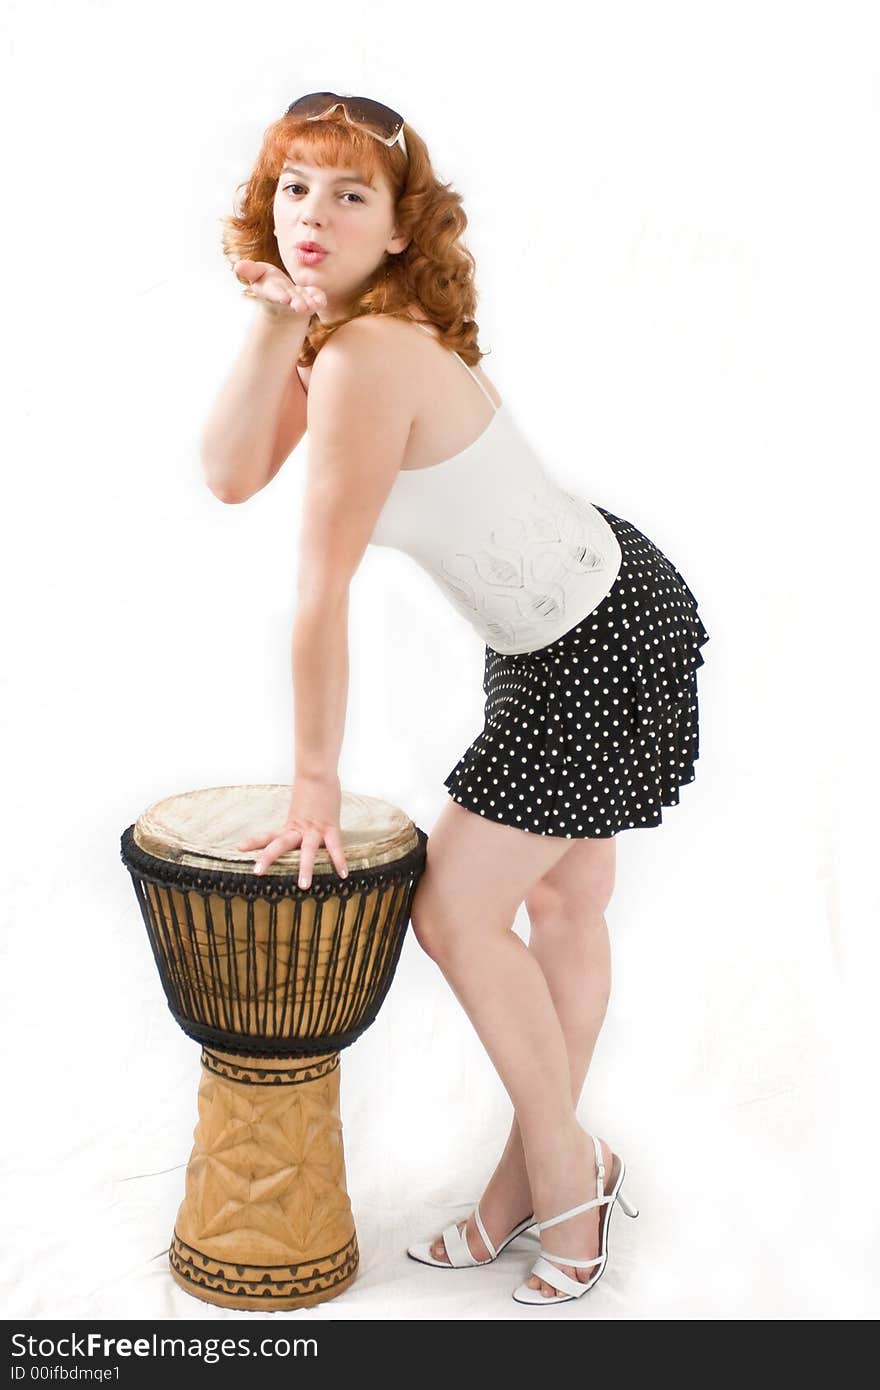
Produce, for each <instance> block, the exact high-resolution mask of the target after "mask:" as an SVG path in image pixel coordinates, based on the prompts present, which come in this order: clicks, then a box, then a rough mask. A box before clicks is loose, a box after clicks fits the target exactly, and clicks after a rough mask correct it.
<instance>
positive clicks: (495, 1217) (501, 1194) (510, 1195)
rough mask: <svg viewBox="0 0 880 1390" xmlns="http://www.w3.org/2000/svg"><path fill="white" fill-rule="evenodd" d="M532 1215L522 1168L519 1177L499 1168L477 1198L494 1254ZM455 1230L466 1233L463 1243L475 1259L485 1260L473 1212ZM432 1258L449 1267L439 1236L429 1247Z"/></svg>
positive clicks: (529, 1193) (481, 1238)
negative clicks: (493, 1247) (521, 1223)
mask: <svg viewBox="0 0 880 1390" xmlns="http://www.w3.org/2000/svg"><path fill="white" fill-rule="evenodd" d="M531 1212H532V1194H531V1192H530V1191H529V1181H528V1177H527V1176H526V1173H525V1167H523V1170H522V1173H521V1175H516V1174H514V1173H510V1172H506V1171H505V1170H504V1169H503V1168H502V1167H501V1166H500V1165H499V1167H498V1168H496V1170H495V1172H494V1173H493V1174H492V1177H491V1179H490V1180H489V1184H488V1186H487V1188H486V1190H485V1192H484V1193H483V1195H482V1197H481V1198H480V1217H481V1219H482V1222H483V1225H484V1226H485V1228H486V1231H487V1232H488V1235H489V1239H490V1240H491V1241H492V1244H493V1245H494V1246H495V1249H496V1250H497V1249H498V1246H499V1245H500V1244H501V1242H502V1241H503V1240H505V1239H506V1238H507V1236H509V1235H510V1232H511V1231H512V1230H513V1229H514V1227H515V1226H518V1225H519V1224H520V1222H522V1221H525V1219H526V1217H527V1216H529V1215H530V1213H531ZM458 1229H459V1230H460V1231H461V1230H465V1229H466V1232H467V1234H466V1236H465V1239H466V1240H467V1244H468V1249H469V1250H470V1252H471V1254H472V1255H473V1257H474V1259H475V1260H488V1259H489V1255H490V1252H489V1250H487V1248H486V1243H485V1241H484V1240H483V1237H482V1236H481V1235H480V1232H479V1230H478V1229H477V1223H476V1220H475V1219H474V1213H473V1212H471V1214H470V1216H468V1217H467V1219H466V1220H465V1221H459V1223H458ZM431 1254H432V1255H433V1256H434V1259H435V1260H442V1261H443V1263H444V1264H449V1256H448V1255H447V1253H446V1246H445V1245H444V1244H443V1237H442V1236H438V1237H437V1239H436V1240H435V1241H434V1243H433V1244H432V1246H431Z"/></svg>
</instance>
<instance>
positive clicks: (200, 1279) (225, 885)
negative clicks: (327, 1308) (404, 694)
mask: <svg viewBox="0 0 880 1390" xmlns="http://www.w3.org/2000/svg"><path fill="white" fill-rule="evenodd" d="M289 797H290V788H289V787H285V786H283V785H281V786H279V785H272V786H246V787H215V788H206V789H203V790H202V791H198V792H189V793H184V794H182V795H180V796H173V797H168V798H165V799H164V800H163V801H160V802H157V803H155V805H154V806H151V807H150V808H149V810H148V811H146V812H145V813H144V814H143V815H142V816H141V817H140V818H139V820H138V821H137V822H136V824H135V825H133V826H129V827H128V828H127V830H126V831H125V832H124V833H123V836H122V841H121V857H122V860H123V863H124V864H125V866H126V868H127V869H128V871H129V873H130V875H131V879H132V883H133V885H134V888H135V892H136V894H137V898H138V902H139V904H140V907H141V913H142V916H143V919H144V923H145V925H146V928H147V934H148V937H149V940H150V945H151V948H152V951H153V956H154V959H155V961H156V965H157V968H158V971H159V976H160V979H161V982H162V985H163V988H164V990H165V995H166V998H167V1000H168V1006H169V1009H170V1010H171V1013H172V1015H173V1017H174V1019H175V1021H176V1022H177V1023H178V1024H179V1026H180V1027H181V1028H182V1029H183V1030H184V1032H186V1033H187V1034H188V1036H190V1037H192V1038H194V1039H196V1040H197V1041H199V1042H200V1043H201V1044H202V1051H201V1080H200V1085H199V1095H198V1107H199V1119H198V1123H197V1125H196V1128H195V1131H194V1136H193V1138H194V1147H193V1150H192V1153H191V1156H190V1160H189V1164H188V1166H187V1174H186V1194H185V1197H184V1200H183V1203H182V1205H181V1207H180V1210H179V1212H178V1216H177V1221H176V1223H175V1229H174V1235H173V1239H172V1243H171V1247H170V1250H169V1260H170V1265H171V1273H172V1275H173V1277H174V1279H175V1280H176V1282H177V1283H178V1284H180V1286H181V1287H183V1288H185V1289H186V1290H187V1292H189V1293H191V1294H194V1295H195V1296H197V1297H200V1298H203V1299H206V1300H207V1301H208V1302H212V1303H217V1304H220V1305H222V1306H226V1307H233V1308H242V1309H249V1308H251V1309H252V1308H261V1309H270V1310H271V1309H278V1310H281V1309H288V1308H299V1307H306V1306H309V1305H311V1304H314V1303H318V1302H321V1301H323V1300H324V1299H327V1298H332V1297H334V1296H336V1295H337V1294H339V1293H341V1292H342V1291H343V1290H344V1289H345V1288H347V1287H348V1285H349V1284H350V1283H351V1282H352V1280H353V1279H354V1277H355V1275H356V1272H357V1267H358V1246H357V1234H356V1230H355V1225H354V1220H353V1216H352V1211H351V1204H350V1201H349V1197H348V1192H347V1188H346V1174H345V1158H344V1150H343V1143H342V1121H341V1117H340V1109H339V1076H340V1058H339V1051H340V1049H342V1048H344V1047H347V1046H349V1045H350V1044H351V1043H352V1042H354V1041H355V1039H356V1038H358V1037H359V1036H360V1034H361V1033H362V1032H363V1031H364V1030H365V1029H366V1028H367V1027H369V1025H370V1024H371V1023H372V1022H373V1020H374V1019H375V1017H376V1014H377V1012H378V1009H379V1007H380V1006H381V1004H382V1001H383V999H384V998H385V995H386V993H387V991H388V988H389V986H390V984H391V981H392V979H393V976H394V971H395V968H396V965H397V961H398V958H399V955H400V950H401V947H402V944H403V939H404V936H405V933H406V928H407V926H408V923H409V919H410V907H411V903H412V898H413V895H414V892H415V888H416V885H417V883H418V880H419V878H420V876H421V874H422V872H423V871H424V867H425V863H426V846H427V836H426V835H425V834H424V832H423V831H421V830H419V829H418V828H417V827H416V826H414V825H413V823H412V822H411V821H410V820H409V819H408V818H407V817H406V816H405V815H404V814H403V813H402V812H401V811H399V810H398V808H396V807H394V806H391V805H389V803H387V802H383V801H379V800H378V799H376V798H369V797H363V796H356V795H353V794H344V795H343V799H342V815H341V817H340V831H341V834H342V840H343V847H344V850H345V856H346V863H347V864H348V866H349V870H350V872H349V875H348V877H347V878H345V879H341V878H340V877H339V876H338V874H337V873H336V870H335V867H334V866H333V865H332V861H330V859H329V855H328V853H327V851H326V847H323V848H322V850H321V851H320V852H319V854H318V855H317V856H316V858H315V866H314V873H313V879H312V884H311V885H310V887H309V888H305V889H301V888H300V887H299V886H298V883H297V877H298V867H299V864H298V860H299V852H298V851H291V852H289V853H288V854H286V855H282V856H281V858H279V859H278V860H276V861H275V862H274V863H273V864H272V865H271V866H270V868H269V870H268V871H267V872H266V873H265V874H262V875H256V874H254V873H253V870H252V865H253V859H254V857H255V856H254V853H253V852H250V853H248V852H244V851H239V850H238V849H237V848H236V846H237V844H238V843H239V842H241V841H242V840H245V839H248V838H250V837H251V836H253V835H254V834H256V833H257V832H258V831H260V830H263V829H267V830H268V829H275V828H277V827H278V826H279V825H281V824H283V822H284V818H285V814H286V807H287V805H289Z"/></svg>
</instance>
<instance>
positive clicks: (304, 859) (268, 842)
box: [237, 827, 348, 888]
mask: <svg viewBox="0 0 880 1390" xmlns="http://www.w3.org/2000/svg"><path fill="white" fill-rule="evenodd" d="M300 842H301V843H300ZM298 844H299V850H300V856H299V878H298V883H299V886H300V888H310V887H311V885H312V876H313V874H314V870H315V859H316V857H317V854H318V850H319V849H320V848H321V846H322V845H326V846H327V852H328V853H329V855H330V858H331V859H332V861H333V866H334V868H335V869H336V872H337V873H338V874H339V877H340V878H347V877H348V864H347V863H346V860H345V851H344V849H343V848H342V836H341V834H340V831H339V829H338V827H334V828H328V829H327V831H326V832H325V833H322V832H321V831H319V830H311V831H308V830H306V831H303V830H282V831H281V832H280V833H276V832H275V831H273V830H269V831H264V832H263V833H261V834H259V835H252V836H251V837H250V839H248V840H242V841H241V843H240V844H239V845H238V846H237V848H238V849H241V850H248V849H259V850H260V851H261V853H260V854H258V855H257V858H256V860H255V862H254V873H256V874H261V873H265V871H266V869H268V867H269V865H270V864H274V862H275V860H276V859H279V858H280V857H281V855H282V854H286V853H287V851H288V850H290V849H296V848H297V845H298Z"/></svg>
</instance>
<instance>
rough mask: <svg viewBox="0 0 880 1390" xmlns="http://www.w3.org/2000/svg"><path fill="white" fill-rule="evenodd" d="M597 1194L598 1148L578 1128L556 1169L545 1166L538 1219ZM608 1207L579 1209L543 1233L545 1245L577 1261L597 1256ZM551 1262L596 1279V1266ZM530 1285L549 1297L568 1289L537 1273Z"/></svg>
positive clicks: (575, 1275) (583, 1278)
mask: <svg viewBox="0 0 880 1390" xmlns="http://www.w3.org/2000/svg"><path fill="white" fill-rule="evenodd" d="M599 1143H600V1145H601V1148H602V1160H603V1162H604V1164H605V1173H604V1176H603V1187H602V1190H603V1192H607V1191H608V1185H609V1183H610V1180H611V1149H610V1148H609V1147H608V1145H607V1144H606V1143H605V1140H604V1139H600V1140H599ZM536 1185H537V1184H536ZM595 1196H596V1151H595V1149H594V1148H593V1140H592V1138H591V1137H590V1135H589V1134H587V1133H586V1132H585V1131H584V1130H582V1129H580V1127H578V1131H577V1133H576V1135H575V1136H574V1141H573V1142H572V1143H571V1144H570V1145H566V1153H565V1155H559V1156H557V1157H555V1158H554V1161H553V1170H552V1171H551V1170H550V1168H549V1167H548V1168H546V1169H545V1172H544V1175H543V1180H542V1182H541V1185H540V1188H539V1190H538V1192H537V1195H536V1197H535V1217H536V1220H538V1221H541V1220H544V1221H549V1220H550V1219H551V1218H552V1217H553V1216H555V1215H556V1214H557V1213H558V1212H561V1211H567V1210H568V1208H569V1207H574V1206H579V1205H580V1203H581V1202H587V1201H590V1200H591V1198H593V1197H595ZM481 1210H482V1208H481ZM605 1210H606V1208H605V1207H604V1206H601V1207H591V1208H590V1210H589V1211H582V1212H579V1213H578V1215H577V1216H570V1217H569V1218H568V1220H567V1221H560V1222H558V1223H557V1224H556V1225H555V1226H551V1227H550V1228H549V1230H547V1231H546V1233H545V1232H544V1231H542V1232H541V1244H542V1245H543V1246H545V1247H546V1248H547V1249H548V1250H558V1251H560V1252H564V1253H565V1254H566V1255H571V1256H572V1258H573V1259H576V1260H591V1259H594V1258H595V1257H596V1256H597V1255H598V1254H599V1244H600V1241H599V1222H600V1220H601V1219H602V1213H603V1212H604V1211H605ZM545 1258H548V1257H545ZM551 1264H555V1265H556V1266H557V1267H558V1268H559V1269H561V1270H562V1271H563V1273H564V1274H568V1275H569V1276H570V1277H571V1278H572V1279H577V1280H579V1281H580V1282H581V1283H582V1284H583V1283H586V1282H587V1280H588V1279H592V1278H593V1276H594V1275H595V1273H596V1266H595V1265H593V1266H592V1267H590V1266H587V1268H586V1269H584V1268H580V1267H579V1266H577V1265H566V1264H563V1263H562V1261H561V1260H551ZM528 1287H529V1288H530V1289H540V1290H541V1293H542V1294H544V1296H545V1298H552V1297H553V1295H554V1294H557V1293H563V1292H565V1290H563V1289H557V1288H554V1287H553V1286H552V1284H548V1283H547V1281H546V1280H545V1279H542V1278H541V1277H540V1276H539V1275H537V1274H533V1275H532V1276H531V1277H530V1279H529V1280H528Z"/></svg>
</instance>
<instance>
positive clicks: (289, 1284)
mask: <svg viewBox="0 0 880 1390" xmlns="http://www.w3.org/2000/svg"><path fill="white" fill-rule="evenodd" d="M170 1262H171V1269H172V1271H173V1273H174V1275H175V1277H176V1279H177V1282H178V1283H180V1284H182V1285H183V1287H184V1288H186V1290H187V1292H188V1293H192V1294H195V1295H196V1297H197V1298H204V1299H205V1300H206V1301H207V1302H208V1303H222V1304H223V1305H224V1306H225V1307H227V1308H253V1307H259V1308H277V1309H284V1308H305V1307H308V1306H309V1305H311V1304H314V1303H322V1302H323V1301H324V1300H325V1299H327V1298H334V1297H335V1296H336V1294H339V1293H342V1291H343V1289H345V1288H347V1286H348V1285H349V1284H350V1283H351V1281H352V1279H353V1278H354V1275H355V1273H356V1272H357V1267H358V1244H357V1235H353V1236H352V1238H351V1240H350V1241H349V1242H348V1244H347V1245H345V1246H344V1247H343V1248H342V1249H341V1250H334V1251H333V1252H332V1254H330V1255H327V1256H325V1257H324V1258H323V1259H318V1260H305V1261H303V1263H302V1264H299V1265H276V1266H273V1267H271V1268H266V1267H265V1266H261V1265H241V1264H236V1265H232V1264H227V1263H225V1262H224V1261H222V1260H212V1259H211V1258H210V1257H209V1256H208V1255H203V1254H202V1253H201V1251H199V1250H194V1249H193V1248H192V1246H190V1245H187V1243H186V1241H183V1240H181V1239H180V1237H179V1236H178V1234H177V1232H176V1231H175V1233H174V1239H173V1241H172V1244H171V1251H170ZM212 1295H213V1296H212ZM218 1295H219V1297H218Z"/></svg>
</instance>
